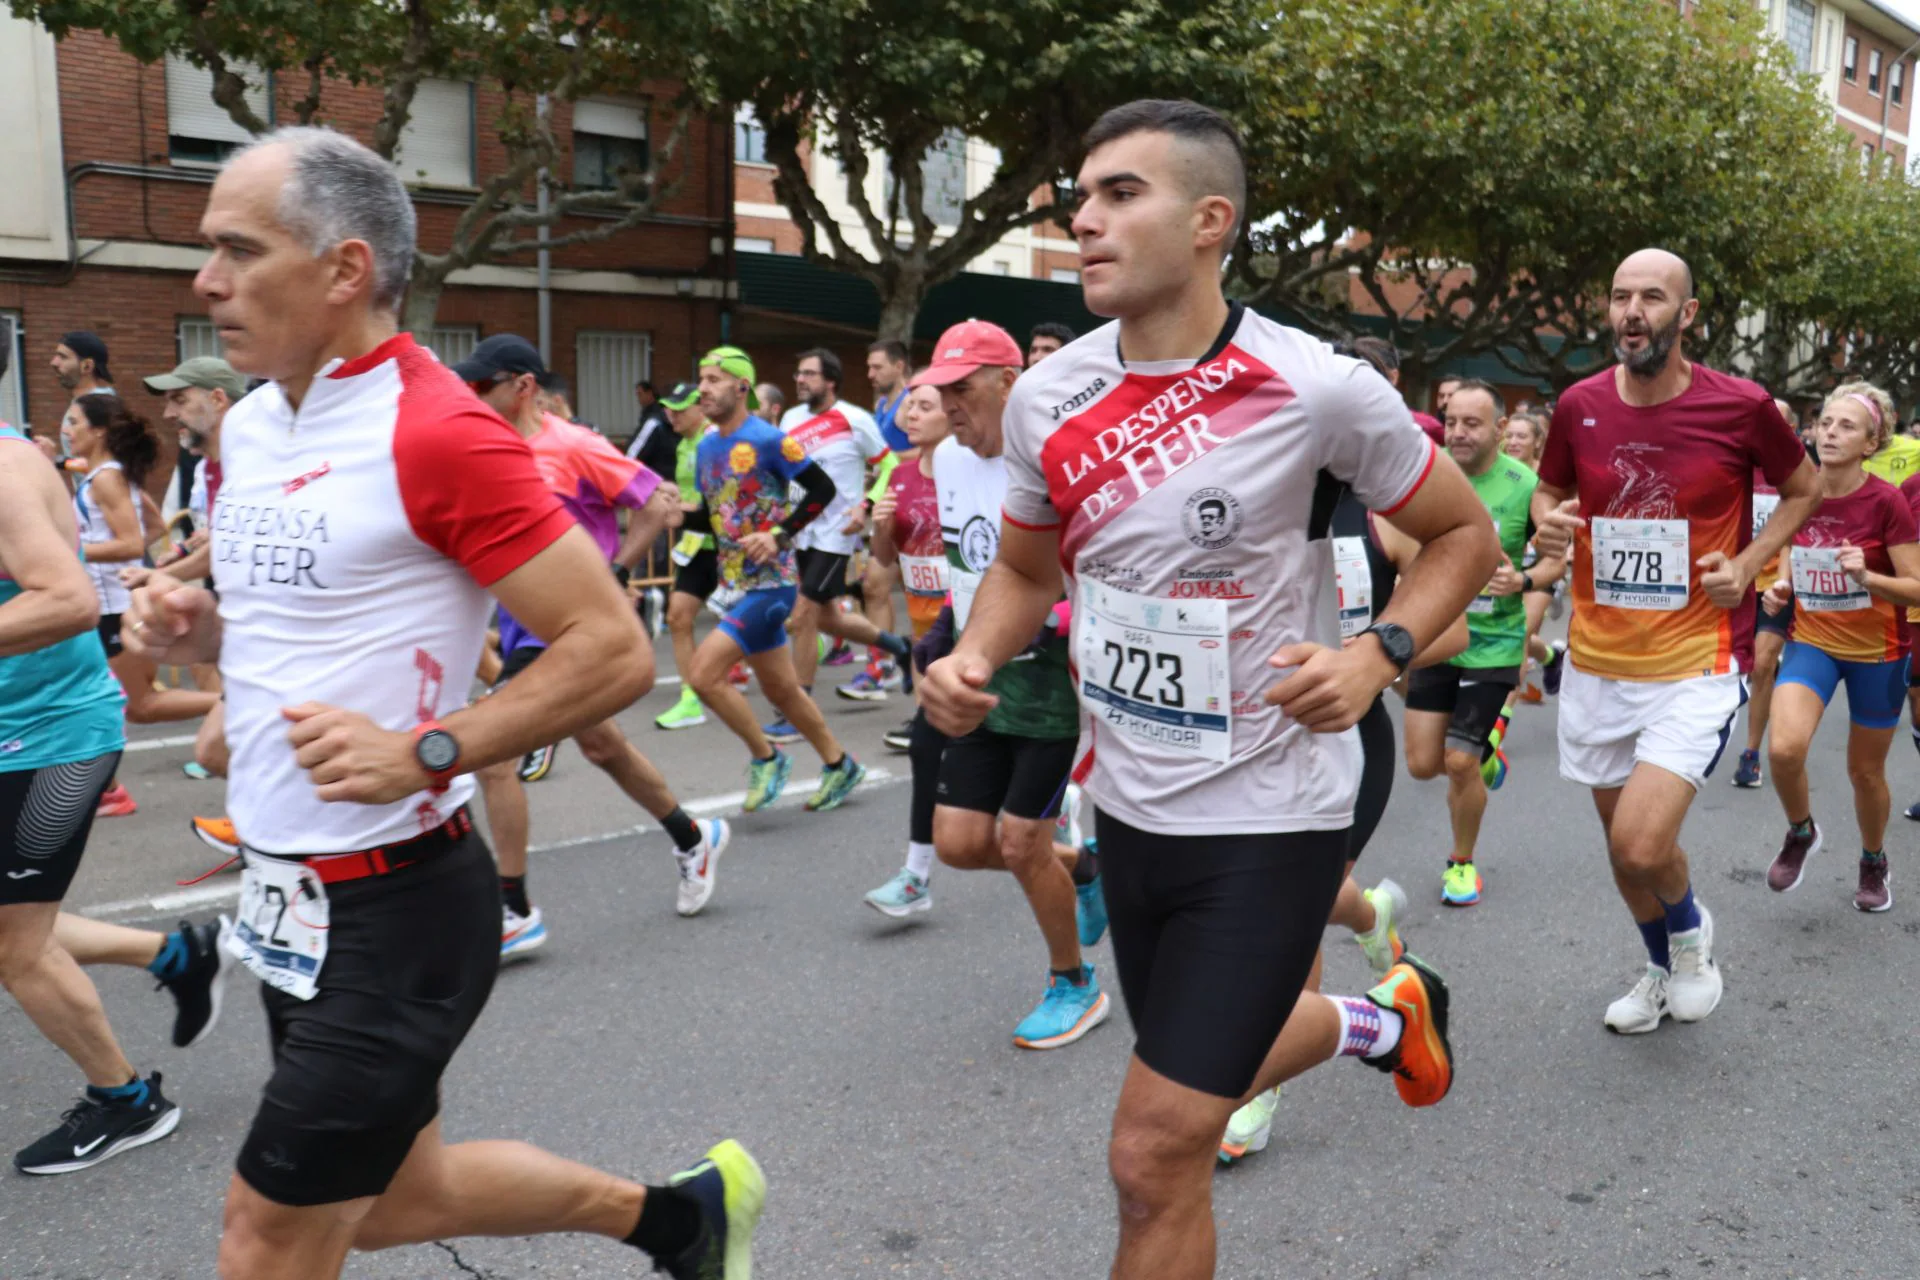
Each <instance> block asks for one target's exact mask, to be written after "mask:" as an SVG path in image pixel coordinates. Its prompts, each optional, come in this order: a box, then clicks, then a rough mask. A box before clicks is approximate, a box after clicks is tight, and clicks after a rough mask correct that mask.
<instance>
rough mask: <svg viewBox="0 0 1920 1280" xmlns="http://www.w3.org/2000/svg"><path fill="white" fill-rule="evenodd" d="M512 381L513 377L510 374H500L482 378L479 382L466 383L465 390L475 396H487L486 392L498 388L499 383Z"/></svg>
mask: <svg viewBox="0 0 1920 1280" xmlns="http://www.w3.org/2000/svg"><path fill="white" fill-rule="evenodd" d="M512 380H513V376H512V375H511V374H505V373H500V374H495V375H494V376H493V377H491V378H484V379H482V380H481V381H479V382H471V381H470V382H468V383H467V389H468V390H469V391H471V392H473V394H475V395H477V396H483V395H485V394H487V392H489V391H491V390H493V389H494V388H495V387H497V386H499V385H500V384H501V383H503V382H511V381H512Z"/></svg>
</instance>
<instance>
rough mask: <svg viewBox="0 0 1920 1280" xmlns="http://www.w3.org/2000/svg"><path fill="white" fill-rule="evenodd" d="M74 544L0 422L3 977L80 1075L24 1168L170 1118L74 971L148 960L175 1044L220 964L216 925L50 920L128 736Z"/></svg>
mask: <svg viewBox="0 0 1920 1280" xmlns="http://www.w3.org/2000/svg"><path fill="white" fill-rule="evenodd" d="M79 548H80V539H79V531H78V529H77V527H76V526H75V523H74V516H73V507H72V504H71V502H70V501H69V499H68V497H67V489H66V485H65V484H64V483H62V481H61V479H60V475H59V473H58V472H56V471H55V470H54V469H53V467H51V466H50V465H48V463H47V460H46V459H45V458H44V457H42V456H41V454H40V451H39V449H37V448H36V447H35V446H34V445H33V444H32V442H30V441H29V440H27V438H26V437H25V436H24V435H22V434H21V433H20V432H19V431H17V430H15V429H14V428H12V427H5V426H0V984H3V985H5V987H6V988H7V990H8V991H9V992H10V993H11V994H12V995H13V997H14V999H16V1000H18V1001H19V1002H20V1006H21V1008H22V1009H24V1010H25V1011H26V1013H27V1016H28V1017H30V1018H32V1019H33V1022H34V1025H35V1026H37V1027H39V1028H40V1030H41V1031H42V1032H43V1033H45V1035H46V1037H47V1038H48V1039H49V1040H51V1041H53V1043H54V1044H55V1045H57V1046H59V1048H60V1049H61V1050H63V1051H64V1052H65V1053H66V1054H67V1056H68V1057H69V1058H72V1059H73V1061H74V1064H75V1065H76V1066H78V1067H79V1068H80V1069H81V1070H82V1071H84V1072H85V1073H86V1076H87V1090H86V1093H85V1095H84V1096H83V1097H82V1099H81V1101H80V1104H79V1105H78V1106H76V1107H74V1108H72V1109H71V1110H69V1111H68V1112H67V1113H66V1114H65V1115H64V1116H63V1117H62V1118H61V1123H60V1125H59V1126H58V1127H57V1128H55V1129H54V1130H53V1132H51V1133H49V1134H48V1135H47V1136H46V1137H44V1138H42V1139H41V1140H40V1141H38V1142H36V1143H34V1144H32V1145H31V1146H29V1147H26V1148H25V1149H23V1150H22V1151H20V1152H19V1153H18V1154H16V1155H15V1156H14V1166H15V1167H16V1168H18V1169H19V1170H20V1171H21V1172H23V1173H71V1172H74V1171H76V1170H79V1169H85V1168H88V1167H90V1166H92V1165H95V1164H98V1163H99V1162H100V1161H102V1160H105V1159H108V1158H109V1157H111V1156H114V1155H117V1154H119V1153H120V1152H122V1151H125V1150H127V1149H128V1148H130V1147H137V1146H140V1145H143V1144H145V1143H148V1142H154V1141H156V1140H158V1139H160V1138H164V1137H166V1136H167V1135H168V1134H169V1133H172V1132H173V1130H174V1127H175V1126H176V1125H178V1124H179V1123H180V1109H179V1108H178V1107H176V1106H174V1105H173V1103H171V1102H169V1101H167V1100H166V1098H164V1097H162V1096H161V1093H160V1076H159V1074H158V1073H155V1074H153V1075H151V1076H148V1077H146V1078H145V1079H142V1078H141V1077H140V1075H139V1074H138V1073H137V1072H136V1071H135V1070H134V1069H133V1066H132V1064H131V1063H129V1062H128V1061H127V1058H126V1055H125V1054H123V1053H122V1052H121V1050H120V1046H119V1044H118V1043H117V1042H116V1041H115V1040H114V1036H113V1030H112V1028H111V1027H109V1026H108V1025H107V1015H106V1011H105V1010H104V1009H103V1008H102V1007H101V1005H100V993H99V992H98V991H96V990H95V989H94V986H93V983H92V982H91V981H89V980H88V978H87V976H86V974H85V973H84V972H83V971H82V970H81V968H80V965H81V964H83V963H89V962H116V963H123V964H139V965H142V966H144V967H145V968H147V969H148V970H149V971H150V972H152V973H153V974H154V976H156V977H158V978H159V979H160V980H161V983H162V985H164V986H166V987H167V988H168V989H169V990H170V991H172V992H173V995H174V998H175V1000H176V1001H178V1002H179V1005H180V1015H181V1016H180V1019H179V1020H178V1021H177V1022H176V1023H175V1026H174V1038H175V1042H176V1043H178V1044H182V1045H184V1044H188V1043H191V1042H193V1041H194V1040H197V1039H198V1038H199V1037H200V1036H202V1035H204V1034H205V1033H206V1031H207V1030H208V1029H209V1028H210V1027H211V1026H212V1025H213V1021H214V1018H215V1015H216V1014H217V1012H218V994H219V977H220V970H221V968H222V961H221V959H220V956H221V954H222V952H221V949H220V948H219V947H218V945H217V938H218V930H217V929H216V928H215V927H214V926H211V925H205V926H201V927H199V928H194V927H192V926H188V925H184V924H183V925H182V926H181V928H180V929H179V930H178V931H176V932H174V933H171V934H164V935H163V934H158V933H144V932H141V931H138V930H133V929H120V928H117V927H115V926H112V925H105V924H100V923H98V922H96V921H90V920H82V919H80V918H78V917H74V916H65V915H62V914H61V913H60V901H61V899H62V898H64V897H65V896H66V893H67V887H68V886H69V885H70V884H71V883H72V882H73V876H74V873H75V872H76V871H77V870H78V869H79V867H80V855H81V853H82V852H83V851H84V850H85V849H86V844H87V833H88V832H89V831H90V830H91V828H92V825H93V812H94V808H95V806H96V805H98V804H99V802H100V796H101V793H102V792H103V791H105V790H106V787H107V783H108V782H109V781H110V780H111V779H112V777H113V772H114V769H115V767H116V766H117V765H118V764H119V762H120V751H121V748H122V746H123V745H124V738H123V735H122V731H121V706H122V704H123V703H124V701H125V699H124V697H123V695H122V694H121V692H120V685H119V683H118V682H117V681H115V680H114V678H113V675H112V673H111V672H109V671H108V669H107V655H106V652H105V650H103V649H102V648H101V646H100V641H99V639H98V638H97V637H96V635H95V633H94V626H95V623H96V621H97V620H98V617H99V613H100V602H99V599H98V597H97V596H96V594H95V592H94V587H93V582H92V580H91V579H90V578H89V577H88V576H87V572H86V569H85V568H84V567H83V566H82V563H81V560H80V554H79ZM183 1037H184V1038H183Z"/></svg>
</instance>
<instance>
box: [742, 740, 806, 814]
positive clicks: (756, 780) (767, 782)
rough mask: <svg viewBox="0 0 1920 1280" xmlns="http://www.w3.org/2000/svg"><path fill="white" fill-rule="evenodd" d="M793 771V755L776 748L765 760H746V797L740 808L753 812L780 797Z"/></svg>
mask: <svg viewBox="0 0 1920 1280" xmlns="http://www.w3.org/2000/svg"><path fill="white" fill-rule="evenodd" d="M792 772H793V757H792V756H790V755H788V754H787V753H786V752H784V751H780V750H778V749H776V750H775V751H774V753H773V754H772V755H770V756H768V757H767V758H766V759H765V760H749V761H747V798H746V801H745V802H744V803H743V804H741V806H740V807H741V808H742V809H744V810H746V811H747V812H748V813H755V812H758V811H759V810H761V809H764V808H766V807H767V806H768V805H770V804H772V803H773V802H774V801H775V800H778V799H779V798H780V793H781V792H782V791H785V790H786V789H787V775H788V774H790V773H792Z"/></svg>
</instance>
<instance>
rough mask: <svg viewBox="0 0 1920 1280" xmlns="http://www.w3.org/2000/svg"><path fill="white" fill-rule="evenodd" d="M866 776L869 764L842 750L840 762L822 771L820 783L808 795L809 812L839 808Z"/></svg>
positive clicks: (822, 811)
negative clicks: (866, 764)
mask: <svg viewBox="0 0 1920 1280" xmlns="http://www.w3.org/2000/svg"><path fill="white" fill-rule="evenodd" d="M866 776H867V766H865V765H863V764H861V763H860V762H859V761H858V760H855V759H854V758H853V753H852V752H851V751H846V752H842V753H841V756H840V763H839V764H837V765H835V766H833V767H832V768H829V769H822V770H821V771H820V785H819V786H818V787H815V788H814V791H813V794H812V795H810V796H808V797H807V810H808V812H810V813H825V812H826V811H827V810H829V809H838V808H839V807H840V806H841V804H842V803H843V802H844V801H845V800H846V798H847V797H848V796H850V795H852V794H853V789H854V788H855V787H857V786H859V785H860V783H861V781H862V780H864V779H865V778H866Z"/></svg>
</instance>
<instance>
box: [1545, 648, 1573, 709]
mask: <svg viewBox="0 0 1920 1280" xmlns="http://www.w3.org/2000/svg"><path fill="white" fill-rule="evenodd" d="M1548 647H1549V648H1551V649H1552V650H1553V656H1552V657H1551V658H1548V659H1547V660H1546V661H1545V662H1544V663H1542V664H1541V666H1540V684H1541V685H1542V687H1544V688H1545V689H1546V691H1547V696H1548V697H1550V698H1557V697H1559V696H1560V677H1561V675H1562V674H1563V673H1565V671H1566V669H1567V642H1566V641H1565V640H1555V641H1554V642H1553V644H1552V645H1550V646H1548Z"/></svg>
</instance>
